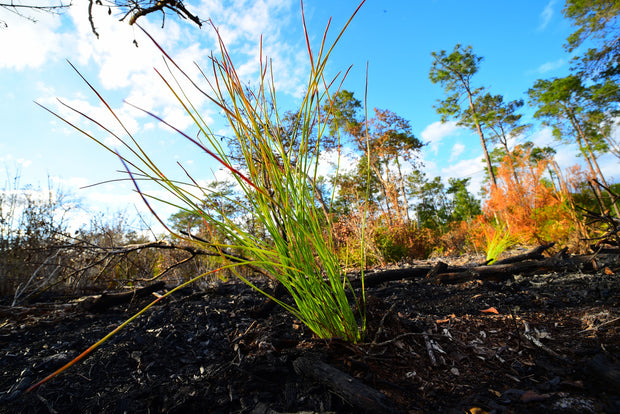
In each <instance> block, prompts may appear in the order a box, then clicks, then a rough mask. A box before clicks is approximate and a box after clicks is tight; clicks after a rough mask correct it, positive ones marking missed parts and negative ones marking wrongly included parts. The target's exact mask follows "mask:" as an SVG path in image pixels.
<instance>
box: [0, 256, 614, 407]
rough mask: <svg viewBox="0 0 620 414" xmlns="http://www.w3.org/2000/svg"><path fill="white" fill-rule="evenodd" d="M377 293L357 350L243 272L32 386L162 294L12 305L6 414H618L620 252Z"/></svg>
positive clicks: (0, 380)
mask: <svg viewBox="0 0 620 414" xmlns="http://www.w3.org/2000/svg"><path fill="white" fill-rule="evenodd" d="M454 260H455V261H460V262H459V263H461V264H462V263H464V262H465V260H466V259H465V258H460V259H454ZM420 264H421V263H412V264H411V266H414V267H415V266H418V265H420ZM366 296H367V304H368V334H367V337H366V340H365V341H364V342H361V343H358V344H350V343H345V342H343V341H340V340H319V339H317V338H316V337H314V336H313V335H312V333H311V332H309V331H308V330H307V329H306V328H304V327H303V326H301V325H300V324H299V323H298V322H297V321H295V320H294V318H293V317H292V316H290V315H289V314H287V313H286V312H284V311H283V310H281V309H279V308H274V309H273V310H272V311H271V312H269V313H266V314H263V315H262V316H261V315H258V314H257V312H256V310H257V309H260V308H261V305H263V304H264V299H263V297H262V296H260V295H259V294H257V293H255V292H254V291H252V290H251V289H250V288H248V287H247V286H246V285H244V284H242V283H240V282H237V281H228V282H226V283H221V282H219V283H215V282H214V283H213V284H211V285H209V286H206V287H202V288H201V289H197V288H194V289H185V290H183V291H180V292H178V294H175V295H174V296H173V297H172V298H169V299H168V300H164V301H162V302H161V303H158V304H156V305H155V306H154V307H153V308H152V309H150V310H149V311H147V312H146V313H145V314H143V315H142V316H141V317H139V318H138V319H137V320H136V321H134V323H132V324H130V325H129V326H128V327H126V328H125V329H124V330H122V331H121V332H120V333H118V334H117V335H116V336H114V337H113V338H112V339H110V340H109V341H108V342H107V343H105V344H104V345H102V346H101V347H100V348H99V349H97V350H95V351H94V352H93V353H92V354H91V355H90V356H88V357H87V358H86V359H84V360H83V361H81V362H79V363H78V364H76V365H74V366H73V367H71V368H70V369H69V370H67V371H66V372H65V373H63V374H61V375H60V376H58V377H56V378H54V379H52V380H51V381H49V382H47V383H45V384H43V385H41V386H40V387H38V388H36V389H35V390H33V391H31V392H25V390H26V388H28V387H29V386H30V385H32V384H33V383H35V382H36V381H38V380H40V379H42V378H43V377H45V376H46V375H48V374H50V373H51V372H53V371H54V370H55V369H57V368H59V367H60V366H62V365H63V364H65V363H66V362H68V361H69V360H71V359H72V358H74V357H75V356H77V355H78V354H79V353H80V352H82V351H84V350H85V349H86V348H88V347H89V346H90V345H92V344H93V343H94V342H96V341H97V340H98V339H100V338H102V337H103V336H104V335H106V334H107V333H108V332H109V331H111V330H112V329H114V328H115V327H116V326H118V325H119V324H120V323H121V322H123V321H124V320H125V319H127V318H128V317H129V316H131V315H132V314H133V313H134V312H136V311H137V310H139V309H140V308H141V306H144V305H145V304H146V303H148V302H149V301H150V300H151V299H152V297H151V299H148V298H147V299H142V300H139V301H134V302H132V303H130V304H128V305H120V306H115V307H111V308H109V309H106V310H104V311H101V312H98V313H93V312H88V311H86V310H84V309H83V308H80V307H77V306H68V305H63V304H66V303H67V300H66V298H65V299H64V300H63V301H61V302H55V303H52V302H51V301H50V298H48V301H47V303H34V304H30V305H27V306H22V307H18V308H10V307H8V306H2V307H0V352H1V353H0V373H1V376H0V412H2V413H21V412H23V413H36V412H50V413H72V412H76V413H78V412H79V413H124V412H126V413H163V412H165V413H176V412H179V413H192V412H204V413H256V414H267V413H272V414H275V413H284V412H288V413H300V412H304V413H308V412H335V413H349V412H350V413H354V412H355V413H357V412H363V411H367V412H390V411H392V412H409V413H439V412H445V413H478V414H482V413H485V412H486V413H543V412H544V413H548V412H554V413H556V412H557V413H574V412H579V413H603V412H604V413H620V385H619V384H620V369H619V362H620V361H619V358H620V258H618V260H617V261H616V262H615V264H614V263H612V264H610V265H606V267H600V268H599V270H598V271H593V272H585V271H583V270H582V269H577V268H576V269H572V270H570V271H562V272H546V273H539V274H533V275H516V276H514V277H510V278H507V279H506V280H503V281H500V282H493V281H485V282H482V281H480V280H476V279H475V278H474V279H473V280H470V281H465V282H462V283H457V284H437V283H434V282H433V281H432V280H430V279H428V278H425V277H416V278H408V279H402V280H396V281H390V282H385V283H382V284H378V285H377V286H373V287H369V288H367V290H366ZM5 304H6V303H5ZM495 311H496V312H497V313H495ZM308 367H310V368H311V369H310V370H308V369H307V368H308ZM313 367H314V368H316V367H320V368H321V369H324V371H321V372H322V373H321V372H319V373H318V374H317V373H316V372H315V371H313V370H312V368H313ZM332 376H333V377H334V378H336V379H335V380H333V379H332ZM349 386H354V387H357V388H355V389H354V390H351V388H350V387H349ZM360 387H361V388H360ZM364 387H366V388H364ZM355 390H362V391H361V392H360V394H358V395H356V394H355Z"/></svg>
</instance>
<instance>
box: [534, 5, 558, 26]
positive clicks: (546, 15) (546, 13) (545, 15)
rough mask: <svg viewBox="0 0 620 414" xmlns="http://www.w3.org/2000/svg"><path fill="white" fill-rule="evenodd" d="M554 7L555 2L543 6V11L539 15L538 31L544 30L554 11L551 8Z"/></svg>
mask: <svg viewBox="0 0 620 414" xmlns="http://www.w3.org/2000/svg"><path fill="white" fill-rule="evenodd" d="M554 5H555V0H550V1H549V3H547V5H546V6H545V8H544V9H543V11H542V12H541V13H540V25H539V26H538V30H545V28H546V27H547V25H548V24H549V22H550V21H551V19H552V18H553V14H554V10H553V6H554Z"/></svg>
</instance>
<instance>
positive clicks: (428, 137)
mask: <svg viewBox="0 0 620 414" xmlns="http://www.w3.org/2000/svg"><path fill="white" fill-rule="evenodd" d="M459 129H460V127H459V126H457V125H456V122H454V121H450V122H440V121H437V122H433V123H432V124H430V125H428V126H427V127H426V128H424V131H422V133H421V134H420V136H421V137H422V141H424V143H426V144H428V146H429V148H430V151H431V152H433V153H434V154H435V155H437V152H438V151H439V145H440V144H441V141H442V140H443V139H444V138H446V137H449V136H452V135H455V134H457V133H458V132H459Z"/></svg>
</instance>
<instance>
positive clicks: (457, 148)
mask: <svg viewBox="0 0 620 414" xmlns="http://www.w3.org/2000/svg"><path fill="white" fill-rule="evenodd" d="M463 151H465V145H463V144H461V143H460V142H457V143H456V144H454V146H453V147H452V153H450V162H452V161H454V160H455V159H457V158H458V157H459V156H460V155H461V154H462V153H463Z"/></svg>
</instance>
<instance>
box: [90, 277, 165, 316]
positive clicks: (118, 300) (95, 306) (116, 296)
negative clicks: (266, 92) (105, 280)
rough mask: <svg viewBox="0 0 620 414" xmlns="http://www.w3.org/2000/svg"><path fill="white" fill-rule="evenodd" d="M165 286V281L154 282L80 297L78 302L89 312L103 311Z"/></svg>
mask: <svg viewBox="0 0 620 414" xmlns="http://www.w3.org/2000/svg"><path fill="white" fill-rule="evenodd" d="M165 288H166V284H165V283H164V282H157V283H153V284H152V285H150V286H146V287H143V288H140V289H136V290H133V291H131V292H123V293H104V294H101V295H93V296H85V297H83V298H80V299H78V303H79V307H81V308H82V309H84V310H86V311H88V312H93V313H95V312H102V311H104V310H106V309H108V308H110V307H112V306H116V305H122V304H125V303H129V302H131V301H132V300H134V299H136V298H142V297H145V296H148V295H150V294H151V293H153V292H156V291H158V290H162V289H165Z"/></svg>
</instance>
